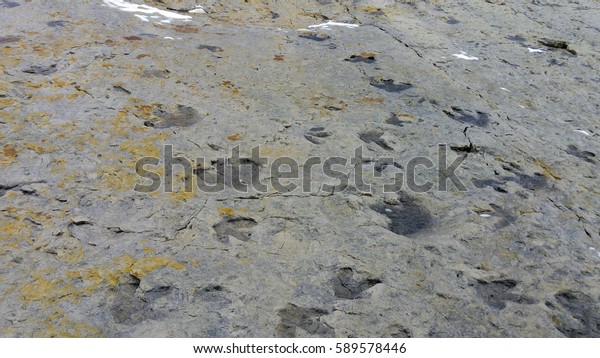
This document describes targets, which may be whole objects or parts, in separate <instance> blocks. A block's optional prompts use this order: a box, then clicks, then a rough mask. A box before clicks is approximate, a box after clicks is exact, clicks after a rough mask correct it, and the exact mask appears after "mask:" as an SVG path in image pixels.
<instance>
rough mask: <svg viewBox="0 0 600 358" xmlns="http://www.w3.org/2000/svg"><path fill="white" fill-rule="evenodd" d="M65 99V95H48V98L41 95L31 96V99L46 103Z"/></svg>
mask: <svg viewBox="0 0 600 358" xmlns="http://www.w3.org/2000/svg"><path fill="white" fill-rule="evenodd" d="M63 98H65V95H64V94H63V93H58V94H51V95H46V96H41V95H33V96H31V99H34V100H36V101H45V102H56V101H58V100H61V99H63Z"/></svg>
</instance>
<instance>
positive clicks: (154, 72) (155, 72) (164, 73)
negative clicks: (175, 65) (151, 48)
mask: <svg viewBox="0 0 600 358" xmlns="http://www.w3.org/2000/svg"><path fill="white" fill-rule="evenodd" d="M170 73H171V71H169V70H159V69H149V70H144V71H143V72H142V76H144V77H158V78H169V74H170Z"/></svg>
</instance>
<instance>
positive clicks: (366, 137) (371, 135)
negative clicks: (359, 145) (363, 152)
mask: <svg viewBox="0 0 600 358" xmlns="http://www.w3.org/2000/svg"><path fill="white" fill-rule="evenodd" d="M382 135H383V133H377V132H363V133H360V134H359V135H358V137H359V138H360V140H362V141H363V142H365V143H367V144H368V143H375V144H377V145H378V146H379V147H381V148H382V149H385V150H392V148H391V147H390V146H389V145H387V144H386V143H385V142H384V140H383V139H381V136H382Z"/></svg>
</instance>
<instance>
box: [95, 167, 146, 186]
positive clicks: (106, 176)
mask: <svg viewBox="0 0 600 358" xmlns="http://www.w3.org/2000/svg"><path fill="white" fill-rule="evenodd" d="M98 174H99V175H100V176H101V178H102V182H103V185H104V186H105V187H106V188H108V189H111V190H133V188H134V187H135V184H136V183H137V181H138V178H139V177H138V175H137V174H135V173H132V172H130V171H129V170H127V169H126V168H124V167H122V166H118V165H103V166H101V167H99V168H98Z"/></svg>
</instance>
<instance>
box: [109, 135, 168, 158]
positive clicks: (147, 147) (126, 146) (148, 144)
mask: <svg viewBox="0 0 600 358" xmlns="http://www.w3.org/2000/svg"><path fill="white" fill-rule="evenodd" d="M167 137H169V135H168V134H166V133H163V134H160V135H157V136H153V137H150V138H145V139H143V140H142V141H135V140H132V139H128V140H127V141H126V142H124V143H123V144H121V145H120V146H119V148H120V149H122V150H124V151H127V152H129V153H130V154H131V155H132V156H133V157H134V158H135V159H141V158H144V157H153V158H158V157H159V156H160V149H159V148H158V147H157V146H156V145H154V144H153V142H155V141H157V140H162V139H165V138H167Z"/></svg>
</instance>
